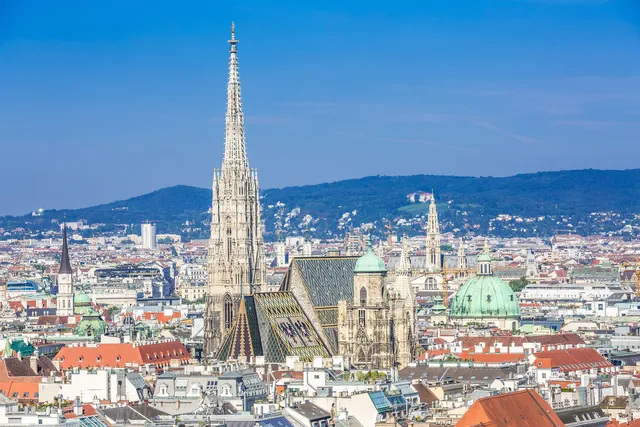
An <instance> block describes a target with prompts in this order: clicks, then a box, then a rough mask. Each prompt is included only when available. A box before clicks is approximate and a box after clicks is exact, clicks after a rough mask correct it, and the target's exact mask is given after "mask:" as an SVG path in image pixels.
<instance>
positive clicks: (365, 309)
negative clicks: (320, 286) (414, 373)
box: [338, 248, 415, 369]
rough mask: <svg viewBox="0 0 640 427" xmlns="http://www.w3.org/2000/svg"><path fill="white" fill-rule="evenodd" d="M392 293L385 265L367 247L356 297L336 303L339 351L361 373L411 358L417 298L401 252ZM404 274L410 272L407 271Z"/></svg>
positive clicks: (359, 267)
mask: <svg viewBox="0 0 640 427" xmlns="http://www.w3.org/2000/svg"><path fill="white" fill-rule="evenodd" d="M398 270H399V271H398V278H397V282H396V284H395V285H394V290H393V291H392V292H390V293H389V292H387V288H386V286H385V285H384V281H385V277H386V275H387V269H386V266H385V264H384V261H382V259H380V258H379V257H378V256H377V255H376V254H375V253H374V252H373V250H371V248H369V249H368V250H367V253H366V254H365V255H364V256H362V257H361V258H360V259H358V262H357V263H356V266H355V269H354V278H353V287H354V288H353V299H352V300H341V301H340V302H339V303H338V347H339V351H338V353H339V354H341V355H343V356H345V358H346V359H347V361H348V362H347V364H350V365H352V366H355V367H357V368H360V369H391V368H393V367H395V366H400V367H402V366H406V365H407V364H408V363H409V362H410V361H412V360H413V351H414V343H415V337H414V325H415V306H414V304H415V303H414V301H415V298H414V297H413V296H412V292H411V287H410V286H409V282H408V276H407V274H408V270H409V264H408V259H407V258H406V252H405V251H404V250H403V260H401V266H400V268H399V269H398ZM405 270H406V271H405Z"/></svg>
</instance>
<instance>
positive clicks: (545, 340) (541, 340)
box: [458, 334, 584, 348]
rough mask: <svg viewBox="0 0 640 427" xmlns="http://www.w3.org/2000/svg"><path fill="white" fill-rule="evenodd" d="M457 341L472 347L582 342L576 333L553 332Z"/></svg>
mask: <svg viewBox="0 0 640 427" xmlns="http://www.w3.org/2000/svg"><path fill="white" fill-rule="evenodd" d="M458 342H459V343H460V344H462V347H464V348H467V347H469V348H470V347H473V346H476V345H480V344H481V343H484V344H485V346H487V347H489V346H493V345H495V344H498V343H500V344H502V345H503V346H507V347H508V346H511V345H515V346H521V345H522V344H524V343H538V344H540V345H542V346H549V345H572V346H576V345H579V344H584V341H583V340H582V338H580V337H579V336H578V335H576V334H555V335H529V336H525V337H517V336H499V337H495V336H492V337H460V338H459V339H458Z"/></svg>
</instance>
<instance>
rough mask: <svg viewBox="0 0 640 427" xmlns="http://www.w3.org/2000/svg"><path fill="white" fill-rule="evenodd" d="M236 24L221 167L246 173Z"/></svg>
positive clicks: (232, 24) (247, 168) (232, 26)
mask: <svg viewBox="0 0 640 427" xmlns="http://www.w3.org/2000/svg"><path fill="white" fill-rule="evenodd" d="M238 42H239V40H237V39H236V26H235V24H234V23H231V39H230V40H229V44H230V45H231V49H230V52H231V54H230V58H229V81H228V84H227V115H226V120H225V122H226V123H225V124H226V132H225V137H224V161H223V163H222V166H223V169H229V168H231V169H236V170H237V169H241V170H242V171H243V173H246V174H247V175H248V174H249V173H250V171H249V162H248V160H247V152H246V145H245V138H244V113H243V112H242V94H241V90H240V73H239V71H238V54H237V53H238V52H237V48H236V45H237V44H238Z"/></svg>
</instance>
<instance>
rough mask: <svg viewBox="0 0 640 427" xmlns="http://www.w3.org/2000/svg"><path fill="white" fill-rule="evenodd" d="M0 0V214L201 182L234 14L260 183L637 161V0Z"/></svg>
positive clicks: (215, 137) (219, 148)
mask: <svg viewBox="0 0 640 427" xmlns="http://www.w3.org/2000/svg"><path fill="white" fill-rule="evenodd" d="M469 3H470V4H466V3H465V5H464V7H460V6H459V5H454V4H452V2H449V1H446V0H435V1H432V2H422V1H421V2H405V3H398V4H393V5H392V6H389V5H388V3H387V2H375V1H374V2H368V3H367V4H366V6H364V5H356V4H342V2H337V1H327V2H324V3H323V4H322V5H321V6H317V7H315V6H314V7H311V6H309V5H307V4H300V3H299V2H293V1H276V2H270V3H269V5H268V6H265V5H263V4H262V3H260V2H255V1H254V2H241V1H240V2H235V3H233V4H226V3H223V4H219V5H218V4H216V5H213V4H212V3H210V2H204V1H194V2H189V3H187V4H181V5H180V7H176V4H175V3H174V2H168V1H158V2H155V3H154V7H153V8H150V7H145V5H144V4H131V3H130V2H125V1H122V0H118V1H113V2H108V3H86V2H80V1H78V0H72V1H68V2H37V1H29V0H24V1H18V0H14V1H7V2H3V3H2V4H0V54H1V55H2V57H3V59H4V60H3V67H2V68H1V69H0V95H2V96H0V113H1V114H0V144H1V146H2V148H3V150H2V152H3V160H4V164H3V168H1V169H0V179H1V180H2V182H3V185H2V186H0V200H2V201H3V203H2V204H0V215H6V214H24V213H27V212H29V211H31V210H35V209H37V208H38V207H44V208H45V209H53V208H56V209H59V208H80V207H88V206H94V205H97V204H102V203H109V202H112V201H115V200H123V199H127V198H130V197H134V196H138V195H142V194H145V193H148V192H151V191H154V190H158V189H161V188H164V187H169V186H174V185H179V183H182V185H192V186H197V187H202V188H207V187H209V186H210V183H211V177H212V170H213V168H217V167H219V166H220V163H221V161H222V153H223V142H224V141H223V137H224V113H225V104H226V78H227V71H228V45H227V43H226V41H227V39H228V38H229V27H230V23H231V21H232V20H233V21H235V23H236V30H237V33H236V34H237V37H238V39H239V40H240V43H239V45H238V55H239V66H240V78H241V82H242V89H243V104H244V112H245V116H246V128H247V131H246V135H247V147H248V155H249V161H250V163H251V166H252V167H257V168H258V170H259V175H260V185H261V187H262V188H265V189H267V188H282V187H289V186H298V185H306V184H319V183H323V182H333V181H340V180H344V179H356V178H359V177H365V176H375V175H416V174H427V175H452V176H496V177H498V176H511V175H515V174H521V173H535V172H538V171H555V170H568V169H589V168H593V169H611V170H623V169H635V168H636V164H637V162H636V159H638V158H640V144H638V143H637V140H638V134H639V132H638V129H637V126H636V123H637V121H638V117H640V55H638V54H639V53H640V43H639V41H640V38H639V37H638V36H639V34H640V33H639V31H638V30H639V29H640V19H639V18H640V7H639V6H638V5H636V3H635V2H634V1H633V0H609V1H607V0H502V1H499V2H496V1H491V0H477V1H474V2H473V3H472V4H471V2H469Z"/></svg>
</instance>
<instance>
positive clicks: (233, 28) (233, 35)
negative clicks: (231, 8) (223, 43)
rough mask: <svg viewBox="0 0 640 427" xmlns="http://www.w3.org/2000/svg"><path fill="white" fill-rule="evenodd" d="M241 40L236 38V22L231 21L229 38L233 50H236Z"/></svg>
mask: <svg viewBox="0 0 640 427" xmlns="http://www.w3.org/2000/svg"><path fill="white" fill-rule="evenodd" d="M239 41H240V40H236V23H235V22H233V21H232V22H231V40H229V44H230V45H231V52H235V51H236V44H238V42H239Z"/></svg>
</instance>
